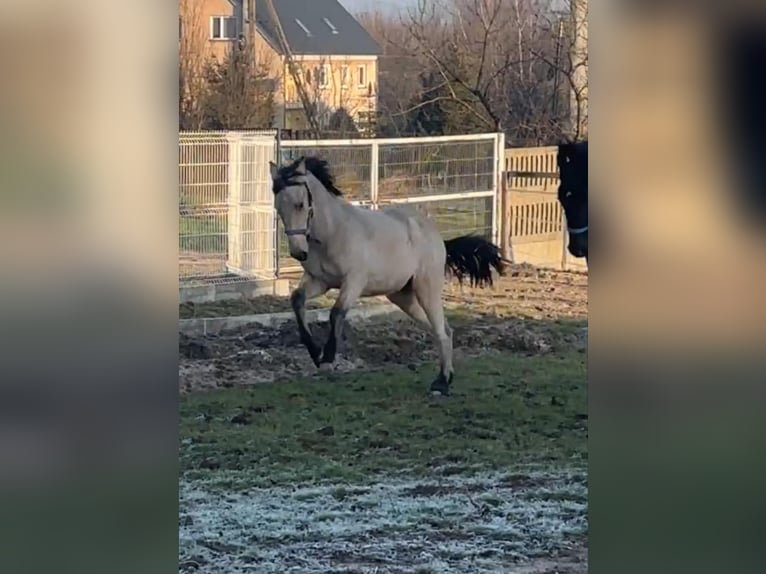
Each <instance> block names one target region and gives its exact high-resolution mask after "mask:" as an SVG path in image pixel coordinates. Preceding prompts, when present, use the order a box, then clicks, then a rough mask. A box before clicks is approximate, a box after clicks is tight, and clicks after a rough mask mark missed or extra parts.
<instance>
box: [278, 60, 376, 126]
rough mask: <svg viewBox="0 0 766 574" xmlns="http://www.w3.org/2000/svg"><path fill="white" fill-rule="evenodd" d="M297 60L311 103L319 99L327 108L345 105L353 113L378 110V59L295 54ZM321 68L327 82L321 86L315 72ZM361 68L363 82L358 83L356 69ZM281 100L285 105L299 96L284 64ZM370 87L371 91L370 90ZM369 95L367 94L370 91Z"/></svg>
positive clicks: (343, 106) (298, 99)
mask: <svg viewBox="0 0 766 574" xmlns="http://www.w3.org/2000/svg"><path fill="white" fill-rule="evenodd" d="M296 63H297V64H298V66H299V67H300V68H301V70H302V72H301V73H302V78H303V83H304V86H305V87H306V91H307V93H308V96H309V98H310V99H311V100H312V101H314V102H320V101H321V102H322V103H324V104H325V105H327V106H328V107H329V108H332V109H337V108H341V107H342V108H346V110H347V111H348V112H349V113H350V114H351V115H352V116H355V115H356V114H357V113H358V112H360V111H361V112H366V111H368V110H369V109H372V110H373V111H374V110H376V109H377V92H378V89H377V88H378V86H377V79H378V78H377V61H376V60H374V59H358V58H354V57H353V56H348V57H346V56H326V57H301V56H297V57H296ZM320 67H321V68H324V74H325V76H326V84H325V85H320V84H319V83H317V81H316V77H315V74H316V73H317V70H318V69H319V68H320ZM360 67H362V68H364V83H362V84H360V83H359V68H360ZM344 68H347V77H348V80H347V81H346V82H344V81H343V70H344ZM284 74H285V82H284V99H285V102H287V103H288V104H291V103H295V104H297V103H299V102H300V98H299V96H298V93H297V91H296V89H295V83H294V82H293V78H292V76H290V74H289V73H288V70H287V66H285V72H284ZM370 90H371V92H370ZM370 93H371V94H372V96H371V97H370V96H369V94H370Z"/></svg>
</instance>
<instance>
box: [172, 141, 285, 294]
mask: <svg viewBox="0 0 766 574" xmlns="http://www.w3.org/2000/svg"><path fill="white" fill-rule="evenodd" d="M275 160H276V136H275V132H184V133H181V134H180V135H179V164H178V165H179V237H178V240H179V245H178V249H179V268H178V275H179V281H180V282H181V283H184V284H194V283H232V282H236V281H242V280H251V279H271V278H273V277H274V274H275V272H276V254H275V218H274V209H273V199H272V197H271V184H270V181H269V168H268V162H269V161H275Z"/></svg>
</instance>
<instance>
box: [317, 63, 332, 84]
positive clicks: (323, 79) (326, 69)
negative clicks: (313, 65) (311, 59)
mask: <svg viewBox="0 0 766 574" xmlns="http://www.w3.org/2000/svg"><path fill="white" fill-rule="evenodd" d="M317 69H318V70H319V82H318V83H319V87H320V88H326V87H327V86H329V85H330V74H331V71H330V64H322V65H321V66H319V68H317Z"/></svg>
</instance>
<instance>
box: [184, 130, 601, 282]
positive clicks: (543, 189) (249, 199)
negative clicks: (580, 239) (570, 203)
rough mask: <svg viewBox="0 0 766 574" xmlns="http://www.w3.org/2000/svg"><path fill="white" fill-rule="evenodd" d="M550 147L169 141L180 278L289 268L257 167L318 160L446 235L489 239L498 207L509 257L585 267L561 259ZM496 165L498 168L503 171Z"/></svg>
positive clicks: (344, 182) (367, 197)
mask: <svg viewBox="0 0 766 574" xmlns="http://www.w3.org/2000/svg"><path fill="white" fill-rule="evenodd" d="M555 151H556V147H555V146H551V147H545V148H523V149H509V150H504V141H503V140H502V135H500V134H479V135H471V136H451V137H441V138H399V139H382V140H372V139H364V140H313V141H307V140H290V141H282V142H279V141H278V138H277V134H276V132H274V131H266V132H182V133H180V134H179V281H180V283H181V284H183V285H193V284H198V283H205V284H210V283H213V284H215V283H235V282H239V281H246V280H250V279H253V278H273V277H275V276H277V275H278V274H279V273H280V272H284V271H292V270H296V269H298V267H297V266H296V265H295V263H296V262H295V261H294V260H292V259H291V258H290V256H289V252H288V249H287V242H286V239H285V236H284V230H283V229H282V226H281V222H279V221H278V218H277V217H276V216H275V213H274V209H273V197H272V194H271V183H270V175H269V172H268V162H269V161H272V160H273V161H277V162H278V163H279V162H284V161H287V160H290V159H295V158H297V157H300V156H301V155H307V156H308V155H314V156H321V157H322V158H323V159H326V160H327V161H328V163H329V164H330V166H331V170H332V172H333V174H334V176H335V178H336V182H337V185H338V187H339V188H340V189H342V190H343V191H344V193H345V196H346V199H347V200H349V201H351V202H352V203H354V204H356V205H359V206H362V207H366V208H368V209H380V208H383V207H385V206H387V205H391V204H397V203H407V204H411V205H412V207H414V208H415V209H417V210H418V211H420V212H421V213H423V214H425V215H427V216H429V217H431V218H432V219H433V220H434V221H435V222H436V224H437V226H438V228H439V230H440V231H441V233H442V234H443V236H444V237H445V238H450V237H455V236H458V235H463V234H469V233H475V234H479V235H482V236H484V237H487V238H488V239H493V240H494V241H496V242H499V241H500V235H499V230H498V228H499V227H500V225H499V223H500V217H501V214H500V213H499V207H500V205H499V200H500V193H499V190H500V187H501V184H502V183H503V182H504V183H505V185H506V186H508V188H509V189H510V198H511V199H510V206H509V209H507V210H505V211H504V217H505V218H507V219H508V221H507V222H506V221H503V222H502V223H503V225H502V226H503V229H507V230H508V234H509V235H510V240H511V244H512V251H513V256H514V259H515V260H516V261H517V262H528V263H532V264H535V265H543V266H555V267H565V268H575V269H585V268H586V267H585V265H584V263H582V262H580V261H579V260H574V259H573V258H571V257H569V256H568V254H567V253H566V240H567V238H566V224H565V221H564V215H563V212H562V209H561V206H560V204H559V203H558V200H557V197H556V190H557V187H558V174H557V169H556V161H555ZM503 168H505V170H503Z"/></svg>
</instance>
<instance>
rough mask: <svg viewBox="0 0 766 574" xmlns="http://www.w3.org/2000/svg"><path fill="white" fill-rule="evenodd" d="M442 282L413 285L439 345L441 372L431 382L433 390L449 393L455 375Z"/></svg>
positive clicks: (450, 331)
mask: <svg viewBox="0 0 766 574" xmlns="http://www.w3.org/2000/svg"><path fill="white" fill-rule="evenodd" d="M441 283H442V282H441V281H438V282H437V281H433V282H432V281H425V282H423V283H419V282H415V283H414V284H413V287H414V293H415V296H416V297H417V301H418V303H419V304H420V307H421V308H422V310H423V312H424V313H425V316H426V318H427V319H428V322H429V323H430V325H431V329H432V330H433V333H434V336H435V337H436V340H437V343H438V346H439V359H440V361H439V363H440V365H439V374H438V375H437V377H436V379H434V381H433V382H432V383H431V391H432V392H438V393H441V394H442V395H448V394H449V386H450V384H451V383H452V377H453V369H452V329H450V327H449V325H448V324H447V318H446V317H445V316H444V305H443V303H442V292H441V288H442V285H441Z"/></svg>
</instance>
